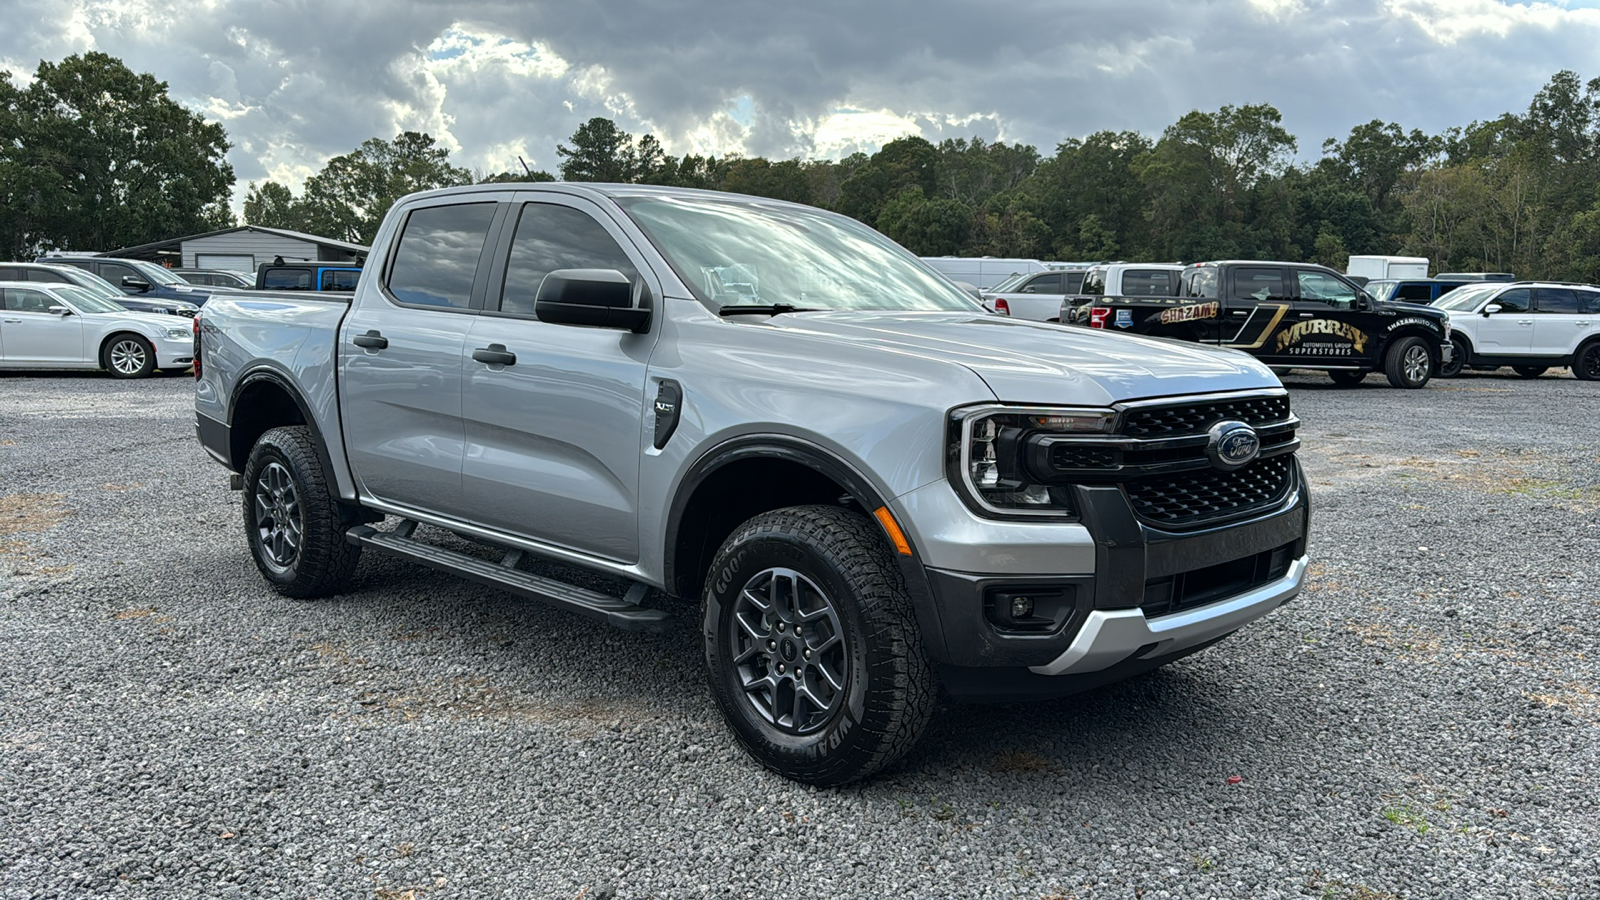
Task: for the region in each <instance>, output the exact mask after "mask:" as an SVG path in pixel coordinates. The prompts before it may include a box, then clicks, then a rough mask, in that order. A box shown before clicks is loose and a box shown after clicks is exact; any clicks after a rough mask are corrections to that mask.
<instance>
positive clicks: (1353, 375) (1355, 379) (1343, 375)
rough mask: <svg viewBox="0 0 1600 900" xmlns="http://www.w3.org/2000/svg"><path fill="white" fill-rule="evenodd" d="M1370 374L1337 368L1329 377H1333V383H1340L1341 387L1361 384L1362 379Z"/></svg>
mask: <svg viewBox="0 0 1600 900" xmlns="http://www.w3.org/2000/svg"><path fill="white" fill-rule="evenodd" d="M1368 374H1370V373H1367V372H1345V371H1342V370H1335V371H1332V372H1329V373H1328V377H1329V378H1332V379H1333V383H1334V384H1337V385H1339V386H1340V387H1355V386H1356V385H1358V384H1360V383H1361V380H1362V379H1363V378H1366V377H1367V375H1368Z"/></svg>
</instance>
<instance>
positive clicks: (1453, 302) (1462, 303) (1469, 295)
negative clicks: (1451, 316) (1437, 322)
mask: <svg viewBox="0 0 1600 900" xmlns="http://www.w3.org/2000/svg"><path fill="white" fill-rule="evenodd" d="M1503 286H1504V285H1499V284H1481V285H1480V284H1474V285H1469V286H1467V287H1458V288H1456V289H1455V290H1453V291H1451V292H1450V293H1449V294H1448V295H1446V296H1444V297H1441V298H1440V299H1439V302H1437V303H1435V304H1433V305H1434V306H1435V307H1437V308H1439V309H1450V310H1456V311H1457V312H1469V311H1471V310H1473V309H1475V308H1477V306H1478V304H1479V303H1482V302H1483V300H1484V298H1485V297H1488V296H1489V295H1490V294H1492V293H1494V292H1495V291H1498V290H1500V288H1501V287H1503Z"/></svg>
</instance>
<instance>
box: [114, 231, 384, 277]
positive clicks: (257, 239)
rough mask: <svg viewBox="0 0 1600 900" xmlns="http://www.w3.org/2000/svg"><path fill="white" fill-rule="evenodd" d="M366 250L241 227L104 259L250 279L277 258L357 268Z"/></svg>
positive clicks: (155, 244)
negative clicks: (348, 264)
mask: <svg viewBox="0 0 1600 900" xmlns="http://www.w3.org/2000/svg"><path fill="white" fill-rule="evenodd" d="M369 249H370V248H368V247H366V246H364V245H362V244H352V243H350V242H348V241H339V240H334V239H333V238H325V237H318V236H317V235H314V234H306V233H304V232H300V231H290V230H288V229H286V228H264V227H262V226H260V225H240V226H238V227H235V228H224V229H223V230H221V231H208V232H206V233H205V234H191V235H189V236H187V237H178V238H171V239H170V240H165V241H153V242H151V243H148V244H140V245H138V246H136V247H123V248H122V249H120V250H112V251H110V252H109V253H106V254H104V255H105V256H120V257H125V258H129V259H148V260H150V261H152V262H156V263H160V264H161V265H164V266H167V267H169V268H182V269H231V270H233V271H235V272H243V273H245V274H248V275H251V276H254V275H255V272H256V267H257V266H259V265H261V264H262V263H270V262H273V261H274V260H276V259H277V258H279V257H282V258H283V260H284V261H285V262H296V261H300V260H312V261H317V262H360V261H363V260H365V259H366V258H367V252H368V250H369Z"/></svg>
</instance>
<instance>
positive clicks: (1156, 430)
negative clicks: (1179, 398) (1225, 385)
mask: <svg viewBox="0 0 1600 900" xmlns="http://www.w3.org/2000/svg"><path fill="white" fill-rule="evenodd" d="M1287 418H1289V398H1288V397H1283V396H1277V397H1243V398H1239V399H1234V400H1216V401H1212V402H1209V403H1188V404H1185V403H1179V404H1175V405H1173V406H1150V407H1140V408H1138V409H1132V410H1129V411H1128V412H1127V414H1126V415H1124V416H1123V419H1122V428H1121V429H1120V432H1121V433H1122V434H1123V435H1126V436H1127V437H1138V438H1160V437H1173V436H1176V435H1184V434H1199V433H1201V432H1204V431H1205V430H1206V429H1207V428H1209V427H1211V426H1212V425H1214V424H1216V423H1217V422H1221V421H1223V420H1224V419H1237V420H1239V421H1241V422H1245V423H1248V424H1250V425H1254V426H1257V427H1259V426H1262V425H1267V424H1270V423H1273V422H1282V421H1283V420H1285V419H1287Z"/></svg>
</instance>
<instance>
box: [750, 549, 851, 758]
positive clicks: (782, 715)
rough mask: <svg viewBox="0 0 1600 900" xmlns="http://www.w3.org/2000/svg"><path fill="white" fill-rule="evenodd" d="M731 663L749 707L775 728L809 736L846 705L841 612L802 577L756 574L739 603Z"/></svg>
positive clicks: (778, 571)
mask: <svg viewBox="0 0 1600 900" xmlns="http://www.w3.org/2000/svg"><path fill="white" fill-rule="evenodd" d="M730 618H731V619H732V622H731V623H730V625H729V628H730V633H729V635H728V637H729V639H730V640H731V642H732V647H733V648H734V653H733V658H732V663H733V665H734V666H735V667H736V669H737V670H738V672H739V677H740V683H741V686H742V687H743V690H744V696H745V699H746V701H747V702H748V703H749V704H750V708H751V709H752V710H753V711H754V712H755V713H756V714H758V715H759V716H760V717H761V718H763V719H765V720H766V721H767V722H768V723H770V724H771V725H772V726H773V727H775V728H778V729H780V730H783V731H786V732H789V733H791V734H808V733H811V732H814V731H817V730H819V729H821V728H822V727H824V726H826V725H827V723H828V722H829V721H830V720H831V719H832V717H833V715H834V714H835V713H836V712H837V711H838V708H839V705H840V703H841V702H842V698H843V691H844V686H845V678H844V675H843V673H844V672H845V670H846V667H845V664H844V652H845V649H846V647H845V644H844V641H843V640H842V639H841V633H842V627H841V623H840V621H839V614H838V611H837V610H836V609H835V608H834V606H833V602H832V601H831V600H830V599H829V598H828V595H827V594H826V593H825V592H824V591H823V590H822V589H821V587H819V586H818V585H817V584H816V582H814V581H812V580H811V579H810V578H809V577H807V576H806V575H805V574H804V573H802V572H799V571H796V570H794V569H787V568H771V569H765V570H763V571H761V572H758V573H756V575H754V576H753V577H752V578H751V579H750V580H749V581H748V582H746V583H745V585H744V587H743V588H741V589H740V591H739V593H738V595H737V599H736V600H735V601H734V609H733V614H732V616H731V617H730Z"/></svg>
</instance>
